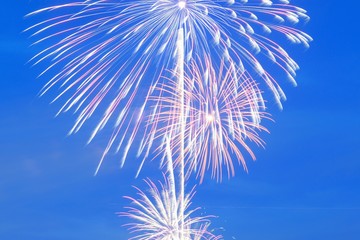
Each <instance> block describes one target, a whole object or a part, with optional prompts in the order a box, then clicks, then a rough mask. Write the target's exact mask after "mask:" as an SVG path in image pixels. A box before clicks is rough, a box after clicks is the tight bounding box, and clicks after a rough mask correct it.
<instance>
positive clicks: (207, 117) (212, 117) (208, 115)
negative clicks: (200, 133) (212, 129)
mask: <svg viewBox="0 0 360 240" xmlns="http://www.w3.org/2000/svg"><path fill="white" fill-rule="evenodd" d="M206 121H208V122H212V121H214V116H213V115H211V114H207V115H206Z"/></svg>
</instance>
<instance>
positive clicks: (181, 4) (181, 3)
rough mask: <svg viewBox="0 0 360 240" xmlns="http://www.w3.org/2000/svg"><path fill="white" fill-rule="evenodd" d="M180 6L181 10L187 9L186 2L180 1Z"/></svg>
mask: <svg viewBox="0 0 360 240" xmlns="http://www.w3.org/2000/svg"><path fill="white" fill-rule="evenodd" d="M178 6H179V8H180V9H184V8H185V7H186V2H185V1H179V2H178Z"/></svg>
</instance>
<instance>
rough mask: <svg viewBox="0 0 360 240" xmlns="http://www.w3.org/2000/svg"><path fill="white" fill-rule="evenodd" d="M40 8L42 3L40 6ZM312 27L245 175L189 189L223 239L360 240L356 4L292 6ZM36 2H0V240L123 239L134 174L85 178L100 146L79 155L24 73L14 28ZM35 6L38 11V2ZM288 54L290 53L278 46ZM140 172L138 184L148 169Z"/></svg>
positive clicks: (63, 123) (24, 43) (66, 123)
mask: <svg viewBox="0 0 360 240" xmlns="http://www.w3.org/2000/svg"><path fill="white" fill-rule="evenodd" d="M44 2H49V1H44ZM293 3H294V4H296V5H300V6H302V7H304V8H306V9H307V10H308V12H309V15H310V16H311V18H312V19H311V22H310V23H309V24H308V25H307V26H306V27H305V30H306V31H307V32H308V33H310V35H312V36H313V38H314V39H315V41H314V42H313V43H312V44H311V48H310V50H306V51H305V50H304V49H303V48H301V47H299V48H295V49H293V48H292V47H290V49H291V52H292V53H294V54H293V55H294V58H295V59H296V60H297V61H298V63H299V64H300V66H301V70H300V71H299V72H298V77H297V81H298V83H299V86H298V87H297V88H293V87H291V86H290V84H287V83H286V82H285V81H281V83H282V86H284V88H285V90H286V92H287V96H288V101H287V102H285V104H284V107H285V110H284V111H282V112H280V111H275V112H273V117H274V119H275V120H276V123H275V124H268V127H269V129H270V130H271V135H264V139H265V140H266V142H267V146H266V149H265V150H262V149H255V153H256V154H257V158H258V161H257V162H255V163H249V169H250V172H249V174H246V173H243V172H242V171H241V169H240V168H238V174H237V176H236V178H234V179H231V181H224V182H223V183H222V184H217V183H215V182H214V181H205V183H204V184H202V185H201V186H199V187H198V194H197V195H196V197H195V199H194V205H197V206H203V207H205V211H206V212H207V213H209V214H215V215H218V216H219V218H217V219H215V220H214V221H213V223H214V227H224V228H225V230H219V233H221V234H223V235H224V237H225V239H231V237H232V236H234V237H235V239H242V240H263V239H270V240H272V239H274V240H290V239H291V240H312V239H317V240H318V239H326V240H344V239H346V240H358V239H359V236H360V190H359V186H360V157H359V156H360V147H359V146H360V100H359V93H358V92H359V89H360V81H359V80H360V79H359V64H360V59H359V56H360V51H359V43H360V37H359V36H360V34H359V25H358V23H359V18H358V17H357V16H358V15H359V9H360V8H359V4H360V2H359V1H357V0H350V1H346V2H341V1H335V0H318V1H310V0H296V1H293ZM41 4H42V1H40V0H36V1H35V0H33V1H30V0H26V1H14V0H11V1H10V0H8V1H2V3H1V8H0V21H1V26H2V27H1V32H0V77H1V81H0V84H1V85H0V86H1V87H0V98H1V101H0V110H1V117H0V148H1V150H0V239H3V240H8V239H9V240H10V239H11V240H25V239H26V240H50V239H51V240H75V239H76V240H78V239H87V240H95V239H96V240H98V239H106V240H112V239H127V238H128V235H127V232H126V230H125V229H124V228H122V227H121V225H122V224H124V223H125V222H126V219H122V218H119V217H117V216H116V215H115V214H114V213H115V212H118V211H122V210H123V207H124V206H125V205H126V204H127V201H125V200H123V198H122V196H123V195H133V194H134V193H135V192H134V190H133V189H132V188H131V185H132V184H135V185H140V186H142V183H141V180H140V179H134V177H133V176H134V171H135V166H132V165H131V164H128V165H126V167H125V169H122V170H120V169H119V168H118V166H117V164H118V162H117V161H116V158H110V159H109V161H108V162H107V163H106V164H105V165H104V168H103V169H102V170H101V172H100V174H99V175H98V176H96V177H93V173H94V170H95V167H96V165H97V162H98V160H99V158H100V155H101V153H102V149H103V144H102V142H104V141H105V140H106V139H103V140H102V139H101V138H100V140H99V141H96V142H95V143H93V144H90V145H89V146H85V139H86V137H87V136H88V132H87V131H86V130H84V131H82V132H80V133H79V134H77V135H75V136H71V137H66V133H67V131H68V130H69V129H70V127H71V124H72V122H73V120H74V119H73V117H72V116H71V115H63V116H61V117H58V118H54V115H55V113H56V110H57V108H56V107H54V106H50V105H49V104H48V102H49V100H50V97H44V98H40V99H39V98H38V96H37V94H38V91H39V90H40V88H41V86H42V85H43V84H44V81H45V79H40V80H37V79H36V74H37V73H38V69H33V68H31V66H29V65H26V64H25V63H26V61H27V60H28V59H29V58H30V57H31V56H32V55H34V53H35V52H34V49H32V48H29V47H28V46H29V45H30V41H29V40H28V39H27V36H26V34H22V33H21V31H22V30H23V29H24V28H25V27H26V26H28V25H29V23H25V20H24V19H23V16H24V15H25V14H26V13H28V12H30V11H32V10H34V9H36V8H38V7H39V6H41ZM44 4H45V3H44ZM287 49H289V48H287ZM155 169H156V168H155V166H153V167H152V166H149V167H148V168H147V171H146V172H145V173H144V174H143V176H146V175H150V176H152V172H155Z"/></svg>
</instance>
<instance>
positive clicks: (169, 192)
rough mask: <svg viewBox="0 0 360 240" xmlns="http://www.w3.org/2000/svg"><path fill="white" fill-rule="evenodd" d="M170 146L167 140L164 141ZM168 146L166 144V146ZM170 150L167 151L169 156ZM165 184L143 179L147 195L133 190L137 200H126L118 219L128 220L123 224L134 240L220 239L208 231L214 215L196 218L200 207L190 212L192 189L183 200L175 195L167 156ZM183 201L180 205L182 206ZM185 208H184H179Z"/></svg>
mask: <svg viewBox="0 0 360 240" xmlns="http://www.w3.org/2000/svg"><path fill="white" fill-rule="evenodd" d="M167 142H168V143H169V141H167ZM168 146H169V145H168ZM170 151H171V149H170V148H168V151H167V152H168V153H169V154H171V153H170ZM167 157H168V160H167V162H166V165H167V174H166V175H164V179H165V182H164V183H161V182H160V183H159V185H160V188H158V186H157V184H155V183H154V182H153V181H151V180H150V179H148V180H145V182H146V184H147V185H148V187H149V190H148V193H145V192H144V191H143V190H141V189H139V188H136V189H137V191H138V197H139V198H138V199H136V198H132V197H125V198H127V199H129V200H130V201H131V202H132V206H131V207H127V212H123V213H120V215H121V216H125V217H128V218H130V219H131V220H132V221H134V222H133V223H129V224H126V226H127V227H128V228H129V230H130V231H131V233H133V234H134V235H135V236H134V237H132V238H130V239H137V240H219V239H222V237H221V236H217V235H214V234H213V233H212V231H211V230H210V220H209V219H210V218H211V217H213V216H196V213H197V212H198V211H199V210H200V209H199V208H195V209H190V207H191V199H192V198H193V196H194V194H195V192H194V188H193V189H192V191H190V192H189V193H188V194H186V195H185V197H184V199H183V200H181V197H180V196H177V192H178V191H176V183H175V178H174V169H175V168H174V166H173V165H172V159H171V156H170V155H168V156H167ZM182 201H183V203H182ZM182 205H184V207H182Z"/></svg>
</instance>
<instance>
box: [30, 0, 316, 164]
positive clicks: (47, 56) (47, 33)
mask: <svg viewBox="0 0 360 240" xmlns="http://www.w3.org/2000/svg"><path fill="white" fill-rule="evenodd" d="M65 2H66V3H64V4H62V5H56V6H50V7H47V8H44V9H41V10H38V11H35V12H33V13H31V14H29V16H33V17H39V16H41V17H43V16H47V15H48V14H51V16H52V17H50V18H48V19H46V20H40V21H39V23H38V24H36V25H34V26H32V27H30V28H29V29H27V31H29V32H31V33H32V36H33V37H34V38H35V39H36V40H35V43H34V44H44V45H45V46H47V47H45V49H44V50H43V51H41V52H39V53H38V54H37V55H36V56H35V57H34V58H33V59H32V62H33V63H34V64H35V65H36V64H40V63H42V62H46V63H47V64H49V66H48V68H46V69H45V70H44V71H43V72H42V73H41V74H40V75H41V76H42V75H45V76H49V75H51V73H52V69H56V70H58V69H60V71H59V72H58V73H57V74H55V75H53V76H52V77H51V78H50V80H49V81H48V83H47V84H46V85H45V86H44V88H43V91H42V94H45V93H47V92H48V91H52V89H59V90H60V92H59V94H58V95H57V96H56V97H55V98H54V100H53V101H54V102H55V101H60V102H62V107H61V108H60V110H59V113H61V112H67V111H70V110H72V111H73V112H75V113H76V114H77V120H76V121H75V124H74V126H73V128H72V129H71V131H70V134H71V133H76V132H77V131H79V130H80V129H81V128H82V127H83V126H84V124H85V123H86V122H87V121H88V120H89V119H90V118H94V119H96V118H97V119H98V124H97V125H96V126H95V127H94V130H93V132H92V134H91V136H90V139H89V142H90V141H92V139H93V138H94V137H95V136H96V135H97V134H98V133H99V132H100V131H101V130H103V129H104V127H105V126H106V125H109V124H113V125H114V130H113V133H112V135H111V137H110V139H109V142H108V146H107V147H106V149H105V151H104V155H103V157H102V159H101V162H102V160H103V159H104V157H105V156H106V154H107V153H108V152H109V151H110V150H111V149H112V150H114V151H115V152H120V151H121V154H122V158H121V166H123V165H124V162H125V159H126V157H127V155H128V153H129V150H130V147H131V145H132V144H133V142H134V140H135V136H136V135H137V134H138V132H139V129H140V128H141V124H142V122H143V116H144V115H146V111H147V109H148V108H147V102H148V101H147V99H148V98H149V96H150V95H151V94H152V91H153V87H151V86H156V85H157V82H158V81H159V78H160V76H162V75H164V74H163V70H164V69H175V68H179V64H178V56H179V53H178V51H179V47H178V37H179V34H180V32H181V34H182V39H183V46H182V48H181V49H182V51H183V53H181V54H183V60H184V63H190V62H191V61H196V65H198V66H203V65H206V62H208V61H209V59H208V58H211V60H212V62H213V63H214V64H213V65H214V66H213V67H214V69H215V71H217V70H218V69H219V68H220V66H219V62H222V61H223V60H224V61H225V62H226V64H227V65H228V66H233V68H234V71H235V72H238V71H240V72H243V71H244V70H245V69H247V70H249V71H248V72H249V73H250V74H251V76H252V78H254V79H262V80H263V81H262V82H261V83H265V84H264V85H267V88H269V89H270V91H271V92H272V93H273V94H274V96H275V99H276V101H277V102H278V103H279V104H280V100H281V98H285V95H284V94H283V91H282V90H281V88H280V87H279V85H278V84H277V82H276V81H275V79H274V78H273V77H272V75H271V71H270V70H268V69H266V67H264V66H265V65H266V64H267V63H272V68H274V66H277V67H278V69H281V70H282V71H283V72H284V73H285V75H286V76H288V77H289V79H290V80H291V81H293V82H294V79H293V77H294V76H295V71H296V70H297V69H298V65H297V64H296V63H295V62H294V60H293V59H292V58H291V57H290V56H289V55H288V54H287V53H286V51H285V50H284V49H283V48H282V47H281V46H280V45H279V44H277V43H276V42H274V41H272V40H271V37H272V35H274V36H277V35H283V36H285V37H286V38H287V39H289V40H290V41H291V42H292V43H294V44H303V45H305V46H308V43H309V41H311V38H310V36H308V35H307V34H305V33H303V32H301V31H299V30H297V29H296V28H294V26H293V25H295V24H296V23H298V22H305V21H307V20H308V16H307V15H306V11H305V10H303V9H301V8H298V7H295V6H292V5H290V4H289V1H286V0H276V1H275V0H274V1H269V0H241V1H235V0H226V1H225V0H222V1H215V0H214V1H211V0H186V1H185V0H180V1H179V0H148V1H142V0H134V1H120V0H83V1H81V0H77V1H76V0H67V1H65ZM53 16H55V17H53ZM180 30H181V31H180ZM260 59H261V61H260ZM191 72H193V71H190V72H189V73H191ZM189 73H188V74H189ZM204 74H206V72H203V75H204ZM230 80H234V79H229V81H230ZM253 86H254V87H255V88H257V87H258V86H257V85H256V84H254V85H253ZM143 89H149V91H148V92H147V93H146V92H145V93H143V91H142V90H143ZM140 99H141V100H140ZM136 101H137V102H136ZM139 102H141V103H140V104H139ZM104 106H105V109H106V110H105V112H104V113H103V115H102V116H99V114H101V110H100V109H103V107H104ZM130 108H132V109H130ZM134 109H135V110H134ZM144 137H146V136H144ZM145 153H146V152H145ZM145 155H146V154H145ZM97 170H98V169H97Z"/></svg>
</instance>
